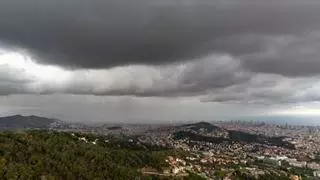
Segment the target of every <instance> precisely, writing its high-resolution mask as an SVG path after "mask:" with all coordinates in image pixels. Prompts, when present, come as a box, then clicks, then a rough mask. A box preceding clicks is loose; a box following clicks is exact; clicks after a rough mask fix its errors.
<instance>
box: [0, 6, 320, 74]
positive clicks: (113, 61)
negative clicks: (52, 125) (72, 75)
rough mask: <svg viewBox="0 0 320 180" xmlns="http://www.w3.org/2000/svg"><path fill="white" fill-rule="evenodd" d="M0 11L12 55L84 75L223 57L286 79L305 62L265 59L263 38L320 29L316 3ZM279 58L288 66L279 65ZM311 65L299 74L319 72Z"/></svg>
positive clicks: (0, 27)
mask: <svg viewBox="0 0 320 180" xmlns="http://www.w3.org/2000/svg"><path fill="white" fill-rule="evenodd" d="M0 12H1V16H0V41H2V43H3V44H4V45H5V46H6V47H7V48H18V49H20V50H21V51H23V52H25V51H26V52H28V53H29V54H32V56H33V58H34V59H35V60H37V61H38V62H39V63H43V64H51V65H59V66H62V67H68V68H69V67H72V68H84V69H86V68H91V69H92V68H94V69H103V68H111V67H115V66H122V65H130V64H147V65H164V64H170V63H173V62H182V61H186V60H197V59H201V57H206V56H207V55H208V54H212V53H224V54H229V55H230V56H241V57H242V56H248V55H251V56H249V57H252V56H253V54H254V55H257V54H258V57H257V56H253V57H252V59H251V58H249V60H246V61H245V64H246V67H248V68H249V69H253V70H255V71H266V72H272V73H273V72H274V73H279V71H282V70H283V71H284V72H287V71H288V69H290V68H289V67H288V68H286V67H287V66H286V65H285V64H287V63H289V62H288V61H294V62H296V63H294V64H296V65H302V67H303V65H304V64H303V63H302V62H303V60H301V58H302V57H301V56H298V57H296V56H294V55H292V54H291V52H288V53H290V54H288V55H283V54H281V53H280V55H274V56H272V57H269V56H268V55H265V51H266V45H267V44H268V39H265V38H264V37H266V36H270V37H281V36H288V35H289V36H290V35H293V36H295V35H301V34H304V33H309V32H313V31H318V30H319V29H320V19H319V17H320V3H318V2H317V1H314V0H277V1H276V0H271V1H262V0H212V1H209V0H173V1H172V0H161V1H159V0H134V1H132V0H117V1H114V0H107V1H100V0H90V1H87V0H55V1H52V0H41V1H39V0H2V1H1V2H0ZM298 41H299V40H298ZM294 53H295V52H293V54H294ZM265 56H268V57H265ZM282 57H284V58H287V59H290V60H288V61H285V60H283V61H281V62H280V63H283V64H284V65H282V64H281V65H279V66H278V64H279V62H278V61H277V60H276V59H278V58H279V59H280V58H282ZM291 57H292V58H294V60H291ZM305 58H308V57H304V59H305ZM309 58H315V57H313V56H311V57H309ZM255 59H257V60H255ZM264 59H268V60H264ZM269 59H270V60H269ZM295 59H299V60H295ZM308 62H309V63H307V65H306V66H307V67H305V68H302V69H305V70H309V69H308V68H309V67H315V66H313V65H314V63H313V61H312V62H311V60H310V61H308ZM261 66H262V67H261ZM265 66H267V67H270V68H263V67H265ZM273 67H276V68H277V67H278V70H277V69H276V70H273V69H272V68H273ZM315 71H317V69H315V68H314V69H311V72H312V73H314V72H315ZM280 73H281V72H280ZM293 74H294V75H295V74H296V73H295V72H292V73H291V72H288V73H286V75H293ZM297 74H299V75H300V74H303V75H304V74H306V73H299V72H298V73H297Z"/></svg>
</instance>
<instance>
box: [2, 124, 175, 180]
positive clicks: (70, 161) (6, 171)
mask: <svg viewBox="0 0 320 180" xmlns="http://www.w3.org/2000/svg"><path fill="white" fill-rule="evenodd" d="M109 138H110V141H109V142H108V143H106V142H105V139H108V137H99V136H94V135H84V134H74V133H66V132H55V131H44V130H43V131H39V130H32V131H26V132H22V133H11V132H6V133H0V177H2V178H4V179H40V178H42V179H43V178H44V179H114V180H116V179H150V177H149V176H148V177H145V176H143V175H142V173H141V172H140V169H141V168H143V167H150V168H152V169H155V170H157V169H158V170H162V169H161V168H163V167H166V166H168V165H167V164H166V162H165V159H166V157H167V156H168V155H172V154H174V152H173V151H172V150H169V149H162V150H159V149H158V150H152V149H145V148H144V147H142V146H140V145H135V144H131V145H130V146H128V145H125V146H122V145H121V146H120V144H125V142H126V144H128V143H130V142H128V141H125V139H116V138H111V137H109ZM164 179H165V178H164ZM170 179H171V178H170Z"/></svg>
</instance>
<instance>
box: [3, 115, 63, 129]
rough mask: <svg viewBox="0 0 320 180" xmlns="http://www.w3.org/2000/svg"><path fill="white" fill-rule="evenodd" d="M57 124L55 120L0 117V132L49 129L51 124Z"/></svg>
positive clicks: (35, 117) (31, 117)
mask: <svg viewBox="0 0 320 180" xmlns="http://www.w3.org/2000/svg"><path fill="white" fill-rule="evenodd" d="M56 122H59V120H56V119H49V118H45V117H39V116H22V115H14V116H7V117H0V130H15V129H25V128H38V129H44V128H49V127H50V125H52V124H53V123H56Z"/></svg>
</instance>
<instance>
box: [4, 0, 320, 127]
mask: <svg viewBox="0 0 320 180" xmlns="http://www.w3.org/2000/svg"><path fill="white" fill-rule="evenodd" d="M319 17H320V2H319V1H318V0H268V1H266V0H90V1H88V0H1V1H0V115H8V114H17V113H21V114H36V115H43V116H49V117H55V118H60V119H62V120H67V121H82V122H83V121H85V122H119V121H121V122H152V123H156V122H167V121H174V122H177V121H179V122H180V121H190V120H217V119H235V118H239V117H246V116H255V117H256V116H258V117H259V116H261V117H263V116H275V115H281V116H282V115H288V116H307V117H315V116H319V115H320V103H319V101H320V81H319V80H320V18H319ZM319 122H320V119H319Z"/></svg>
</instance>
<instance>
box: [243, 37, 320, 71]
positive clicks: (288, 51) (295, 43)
mask: <svg viewBox="0 0 320 180" xmlns="http://www.w3.org/2000/svg"><path fill="white" fill-rule="evenodd" d="M269 39H270V40H269V42H268V43H267V44H268V45H266V46H268V48H266V51H264V52H260V53H252V54H250V55H245V56H243V57H242V59H243V62H244V66H245V67H246V68H248V69H249V70H251V71H254V72H264V73H275V74H282V75H286V76H311V75H317V74H319V73H320V33H319V32H317V33H309V34H305V35H301V36H287V37H277V38H275V37H273V38H269Z"/></svg>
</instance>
